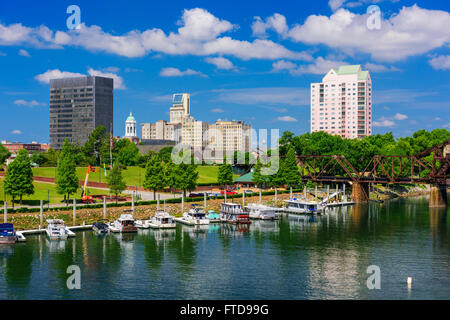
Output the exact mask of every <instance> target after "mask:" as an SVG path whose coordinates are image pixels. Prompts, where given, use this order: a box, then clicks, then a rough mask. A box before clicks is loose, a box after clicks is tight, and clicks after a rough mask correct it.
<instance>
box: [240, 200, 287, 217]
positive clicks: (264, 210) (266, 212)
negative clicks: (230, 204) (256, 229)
mask: <svg viewBox="0 0 450 320" xmlns="http://www.w3.org/2000/svg"><path fill="white" fill-rule="evenodd" d="M245 211H246V212H248V216H249V218H250V219H257V220H278V219H279V216H278V215H277V214H276V208H273V207H269V206H265V205H263V204H259V203H249V204H248V206H246V207H245Z"/></svg>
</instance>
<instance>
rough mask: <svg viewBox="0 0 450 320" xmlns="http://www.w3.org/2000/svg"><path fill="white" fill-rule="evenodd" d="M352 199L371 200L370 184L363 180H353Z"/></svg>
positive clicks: (358, 200) (362, 201)
mask: <svg viewBox="0 0 450 320" xmlns="http://www.w3.org/2000/svg"><path fill="white" fill-rule="evenodd" d="M352 201H354V202H355V203H365V202H369V184H368V183H362V182H353V185H352Z"/></svg>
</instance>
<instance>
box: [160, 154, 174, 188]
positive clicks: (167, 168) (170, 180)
mask: <svg viewBox="0 0 450 320" xmlns="http://www.w3.org/2000/svg"><path fill="white" fill-rule="evenodd" d="M176 169H177V168H176V166H175V164H174V163H173V162H172V160H171V159H169V160H168V161H167V162H164V168H163V172H164V184H165V186H167V187H169V188H170V190H171V191H173V189H174V188H175V187H176V185H177V176H176V174H177V172H176Z"/></svg>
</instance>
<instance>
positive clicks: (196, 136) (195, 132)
mask: <svg viewBox="0 0 450 320" xmlns="http://www.w3.org/2000/svg"><path fill="white" fill-rule="evenodd" d="M208 128H209V123H208V122H204V121H199V120H195V119H194V118H193V117H191V116H183V118H182V119H181V141H180V142H181V143H182V144H183V145H186V146H190V147H191V148H193V149H194V150H202V149H203V148H205V147H206V145H207V143H208Z"/></svg>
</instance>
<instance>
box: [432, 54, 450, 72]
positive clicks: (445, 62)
mask: <svg viewBox="0 0 450 320" xmlns="http://www.w3.org/2000/svg"><path fill="white" fill-rule="evenodd" d="M429 62H430V65H431V66H432V67H433V68H434V69H436V70H450V55H447V56H437V57H433V58H432V59H431V60H429Z"/></svg>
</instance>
